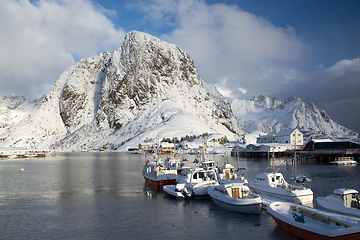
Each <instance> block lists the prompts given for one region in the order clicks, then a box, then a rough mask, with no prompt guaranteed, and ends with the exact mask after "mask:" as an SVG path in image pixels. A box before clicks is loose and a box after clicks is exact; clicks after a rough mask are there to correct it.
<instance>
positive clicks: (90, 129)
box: [0, 31, 358, 151]
mask: <svg viewBox="0 0 360 240" xmlns="http://www.w3.org/2000/svg"><path fill="white" fill-rule="evenodd" d="M235 116H236V118H235ZM289 127H291V128H294V127H298V128H299V129H300V130H301V131H302V132H303V133H304V134H305V136H309V137H310V136H313V137H335V138H339V137H341V138H345V137H346V138H354V137H358V134H357V133H355V132H353V131H351V130H349V129H346V128H345V127H342V126H340V125H339V124H337V123H335V122H333V121H332V120H331V119H330V118H329V117H328V116H327V115H326V113H325V112H324V111H321V112H320V111H319V110H318V109H317V108H316V107H315V105H313V104H305V103H304V102H302V100H301V99H297V98H289V99H287V100H286V101H285V102H281V101H280V100H277V99H269V98H268V97H265V96H262V95H260V96H259V97H257V98H255V97H254V98H253V99H252V100H238V99H235V100H234V101H233V102H232V103H231V105H230V104H229V103H228V102H227V100H226V99H225V98H224V97H223V96H222V95H221V94H220V93H219V92H218V91H217V90H216V88H214V87H212V86H210V85H208V84H206V83H205V82H204V81H203V80H201V79H200V77H199V74H198V73H197V70H196V67H195V65H194V62H193V61H192V59H191V58H190V56H189V55H188V54H187V53H186V52H184V51H183V50H181V49H180V48H179V47H178V46H176V45H173V44H169V43H166V42H164V41H161V40H159V39H158V38H156V37H153V36H151V35H148V34H146V33H141V32H137V31H132V32H129V33H128V34H127V35H126V37H125V40H124V43H123V44H122V45H121V46H120V47H119V48H118V49H117V50H115V51H114V52H112V53H109V52H104V53H101V54H99V55H97V56H92V57H89V58H86V59H82V60H80V61H79V62H78V63H76V64H74V65H73V66H71V67H69V68H68V69H67V70H66V71H65V72H64V73H63V74H61V75H60V77H59V78H58V80H57V81H56V82H55V83H54V85H53V86H52V88H51V89H50V91H49V93H48V94H47V95H46V96H44V97H43V98H41V99H39V100H36V101H33V102H29V101H27V100H26V99H25V98H24V97H22V96H17V95H14V94H10V95H7V96H3V97H2V98H0V140H1V141H2V146H5V147H27V148H33V147H37V148H47V149H48V148H51V149H56V150H58V151H81V150H89V149H98V148H102V147H104V146H111V147H112V148H113V149H119V150H125V149H127V148H128V147H134V146H135V147H136V146H137V145H138V144H139V143H141V142H144V141H148V142H149V141H150V142H151V141H152V142H156V141H159V139H160V140H161V139H163V138H170V139H172V138H178V139H181V138H182V137H185V136H189V135H191V136H193V135H195V136H199V135H201V134H203V133H209V134H211V133H215V134H218V135H219V136H226V137H227V138H228V139H230V140H231V139H238V138H239V137H240V136H243V135H246V134H248V133H250V132H254V131H262V132H264V134H265V133H276V132H277V131H279V130H281V129H285V128H289Z"/></svg>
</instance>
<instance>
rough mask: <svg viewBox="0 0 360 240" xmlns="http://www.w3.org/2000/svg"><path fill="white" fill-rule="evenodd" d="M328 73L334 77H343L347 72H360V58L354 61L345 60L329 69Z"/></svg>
mask: <svg viewBox="0 0 360 240" xmlns="http://www.w3.org/2000/svg"><path fill="white" fill-rule="evenodd" d="M326 71H327V72H329V73H331V74H333V75H334V76H341V75H343V74H344V73H346V72H360V58H354V59H352V60H349V59H343V60H341V61H339V62H337V63H335V64H334V65H333V66H331V67H329V68H328V69H327V70H326Z"/></svg>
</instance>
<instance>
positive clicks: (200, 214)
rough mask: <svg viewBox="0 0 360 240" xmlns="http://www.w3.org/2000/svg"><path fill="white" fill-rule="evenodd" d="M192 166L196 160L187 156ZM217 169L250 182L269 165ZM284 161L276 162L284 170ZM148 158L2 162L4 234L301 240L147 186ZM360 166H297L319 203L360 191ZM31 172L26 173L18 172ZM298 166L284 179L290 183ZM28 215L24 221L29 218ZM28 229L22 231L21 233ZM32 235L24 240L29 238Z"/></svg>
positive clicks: (207, 202) (82, 156) (253, 162)
mask: <svg viewBox="0 0 360 240" xmlns="http://www.w3.org/2000/svg"><path fill="white" fill-rule="evenodd" d="M185 157H186V158H188V159H189V160H190V161H192V160H193V159H194V158H195V156H193V155H191V156H185ZM208 157H209V158H211V159H213V160H214V161H215V162H216V163H217V165H218V166H221V165H223V164H224V163H231V164H232V165H233V166H235V167H237V166H240V167H246V170H245V171H244V173H245V176H246V178H247V179H248V180H249V181H250V180H253V179H254V178H255V177H256V175H257V174H258V173H260V172H263V171H264V170H265V169H266V167H267V166H268V164H269V161H268V160H267V159H255V158H240V159H239V162H238V160H237V158H235V157H230V156H226V157H223V156H221V155H210V156H208ZM281 162H283V159H281V158H279V159H276V161H275V165H277V166H279V165H280V163H281ZM144 163H145V156H143V155H131V154H121V153H107V152H104V153H66V154H58V155H57V156H56V157H54V158H43V159H21V160H6V161H0V207H1V215H0V232H1V233H2V236H1V237H2V238H9V239H13V238H22V239H27V238H28V236H29V235H28V236H27V235H26V234H30V235H31V236H32V238H36V239H48V238H76V239H80V238H90V239H108V238H116V239H123V238H140V239H143V238H145V237H146V238H148V239H165V238H168V237H169V232H171V234H172V235H171V237H174V236H175V238H178V239H180V238H181V239H183V238H192V239H193V238H199V239H204V238H206V239H219V238H235V237H236V238H237V237H238V236H239V234H241V235H242V237H244V238H249V239H253V238H254V237H258V238H263V239H279V238H284V239H285V238H286V239H296V238H294V237H292V236H291V235H289V234H288V233H286V232H284V231H282V230H281V229H279V228H278V227H277V225H276V223H275V222H274V221H273V220H272V219H271V216H270V215H269V214H268V213H267V212H266V211H264V210H263V211H262V213H261V214H260V215H247V214H241V213H235V212H230V211H228V210H225V209H222V208H220V207H218V206H217V205H215V204H214V203H213V202H212V200H211V199H210V198H205V199H185V200H177V199H174V198H168V197H165V194H164V192H162V191H159V190H160V189H152V188H151V187H150V186H146V185H145V181H144V179H143V177H142V175H141V172H142V169H143V165H144ZM359 167H360V166H354V167H350V166H332V165H318V164H315V163H313V164H299V165H298V168H297V171H298V172H299V173H302V174H305V175H306V176H308V177H310V178H312V179H313V181H312V182H310V183H309V185H310V187H311V188H312V190H313V192H314V199H316V197H317V196H326V195H328V194H330V193H332V192H333V190H334V189H336V188H341V187H347V188H355V189H358V190H360V186H359V182H360V169H359ZM20 168H24V169H25V171H24V172H23V173H20V171H19V169H20ZM292 170H293V166H292V165H291V164H288V165H286V164H285V165H283V166H282V167H281V168H280V169H279V171H280V172H281V173H283V175H284V177H285V178H286V179H287V180H288V179H289V178H290V177H291V174H292ZM24 213H26V214H24ZM19 226H23V228H22V230H23V231H18V228H19ZM24 230H26V233H25V231H24Z"/></svg>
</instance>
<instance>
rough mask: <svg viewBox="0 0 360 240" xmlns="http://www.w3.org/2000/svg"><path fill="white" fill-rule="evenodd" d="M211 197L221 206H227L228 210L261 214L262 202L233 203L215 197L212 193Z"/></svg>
mask: <svg viewBox="0 0 360 240" xmlns="http://www.w3.org/2000/svg"><path fill="white" fill-rule="evenodd" d="M210 197H211V199H212V200H213V201H214V203H215V204H216V205H218V206H219V207H222V208H225V209H227V210H230V211H233V212H238V213H247V214H260V211H261V206H260V203H252V204H241V203H238V204H231V203H228V202H225V201H221V200H219V199H217V198H215V197H212V196H211V195H210Z"/></svg>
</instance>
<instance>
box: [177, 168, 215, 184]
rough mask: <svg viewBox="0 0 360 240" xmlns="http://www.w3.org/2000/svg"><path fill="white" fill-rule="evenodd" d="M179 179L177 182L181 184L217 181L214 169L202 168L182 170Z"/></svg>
mask: <svg viewBox="0 0 360 240" xmlns="http://www.w3.org/2000/svg"><path fill="white" fill-rule="evenodd" d="M179 177H180V178H181V179H182V180H180V179H179V180H178V182H179V183H180V182H181V183H183V182H187V183H192V184H194V183H199V182H203V181H207V180H211V179H212V180H215V181H217V176H216V173H215V171H214V169H204V168H197V169H184V170H183V171H182V172H181V173H180V174H179Z"/></svg>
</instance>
